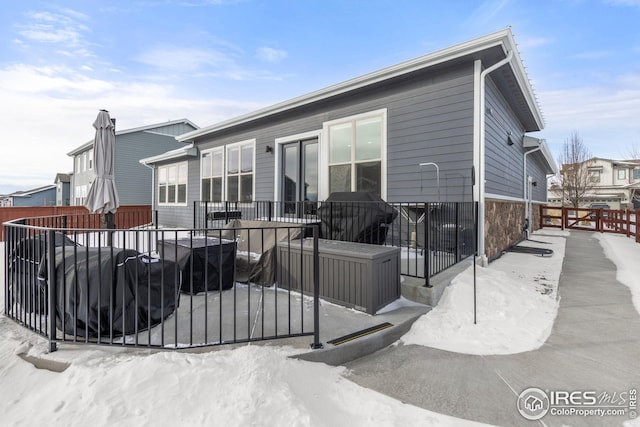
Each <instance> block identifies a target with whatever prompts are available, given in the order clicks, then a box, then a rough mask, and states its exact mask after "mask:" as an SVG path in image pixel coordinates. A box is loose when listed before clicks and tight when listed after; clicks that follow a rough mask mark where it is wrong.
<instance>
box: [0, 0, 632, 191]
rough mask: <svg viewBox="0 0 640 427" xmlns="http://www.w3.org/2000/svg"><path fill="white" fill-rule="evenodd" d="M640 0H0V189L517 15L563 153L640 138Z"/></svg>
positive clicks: (607, 150)
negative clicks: (101, 115)
mask: <svg viewBox="0 0 640 427" xmlns="http://www.w3.org/2000/svg"><path fill="white" fill-rule="evenodd" d="M639 22H640V0H539V1H529V0H487V1H471V0H468V1H463V0H447V1H439V0H434V1H427V0H425V1H418V0H416V1H404V0H367V1H364V0H363V1H348V0H342V1H332V0H322V1H320V0H317V1H312V0H307V1H305V0H298V1H294V0H291V1H275V0H274V1H267V0H263V1H259V0H210V1H205V0H174V1H172V0H166V1H154V0H140V1H137V0H129V1H91V0H77V1H58V0H47V1H31V0H25V1H7V0H3V1H1V2H0V34H1V37H0V43H1V46H0V125H2V129H3V136H4V138H3V141H2V155H1V156H0V194H3V193H8V192H11V191H14V190H17V189H23V190H26V189H29V188H34V187H37V186H40V185H46V184H50V183H53V180H54V178H55V174H56V173H57V172H67V171H70V170H71V169H72V162H71V158H70V157H68V156H67V155H66V153H67V152H69V151H70V150H72V149H73V148H75V147H77V146H79V145H81V144H83V143H85V142H87V141H89V140H90V139H91V138H92V137H93V128H92V126H91V123H93V120H94V119H95V117H96V115H97V112H98V110H99V109H100V108H106V109H108V110H109V111H111V113H112V116H113V117H116V118H117V124H118V128H119V129H126V128H133V127H139V126H145V125H150V124H154V123H158V122H162V121H166V120H175V119H180V118H188V119H190V120H191V121H193V122H195V123H196V124H198V125H199V126H208V125H211V124H214V123H216V122H218V121H221V120H224V119H227V118H231V117H234V116H237V115H239V114H242V113H246V112H249V111H252V110H255V109H258V108H261V107H264V106H266V105H270V104H273V103H276V102H280V101H284V100H286V99H289V98H293V97H296V96H299V95H303V94H306V93H308V92H311V91H314V90H317V89H321V88H324V87H326V86H329V85H332V84H335V83H339V82H342V81H344V80H347V79H350V78H353V77H357V76H360V75H363V74H366V73H369V72H372V71H376V70H378V69H380V68H383V67H386V66H390V65H394V64H397V63H399V62H402V61H404V60H408V59H411V58H414V57H417V56H421V55H424V54H426V53H430V52H432V51H435V50H438V49H441V48H446V47H448V46H450V45H453V44H457V43H461V42H465V41H467V40H470V39H473V38H476V37H480V36H483V35H486V34H489V33H491V32H494V31H497V30H500V29H503V28H505V27H507V26H511V27H512V31H513V33H514V35H515V38H516V42H517V43H518V45H519V50H520V55H521V57H522V59H523V61H524V63H525V66H526V67H527V71H528V73H529V77H530V79H531V81H532V84H533V86H534V88H535V91H536V94H537V96H538V100H539V104H540V107H541V110H542V112H543V114H544V117H545V121H546V128H545V130H544V131H542V132H539V133H538V134H536V135H535V136H537V137H541V138H545V139H546V140H547V142H548V143H549V145H550V147H551V149H552V151H554V153H557V152H558V151H559V149H560V147H561V146H562V143H563V141H564V140H565V139H567V138H569V136H570V134H571V132H572V131H577V132H579V134H580V136H581V137H582V139H583V140H584V142H585V143H586V144H587V146H588V147H589V148H590V149H591V151H592V153H593V154H594V155H596V156H600V157H610V158H621V157H624V153H625V151H626V150H628V149H629V148H630V147H631V146H632V145H633V144H636V145H639V144H640V31H638V30H637V27H638V23H639Z"/></svg>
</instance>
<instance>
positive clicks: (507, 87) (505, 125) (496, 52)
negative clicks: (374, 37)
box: [141, 29, 557, 258]
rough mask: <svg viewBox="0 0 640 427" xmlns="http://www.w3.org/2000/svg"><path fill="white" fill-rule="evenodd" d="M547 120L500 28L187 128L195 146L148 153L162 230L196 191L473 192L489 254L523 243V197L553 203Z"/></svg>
mask: <svg viewBox="0 0 640 427" xmlns="http://www.w3.org/2000/svg"><path fill="white" fill-rule="evenodd" d="M542 128H543V119H542V116H541V113H540V110H539V108H538V105H537V102H536V98H535V95H534V93H533V91H532V88H531V86H530V83H529V78H528V76H527V75H526V73H525V70H524V67H523V65H522V62H521V60H520V57H519V54H518V52H517V49H516V44H515V41H514V39H513V36H512V33H511V31H510V29H506V30H503V31H499V32H496V33H493V34H490V35H488V36H485V37H481V38H478V39H475V40H471V41H469V42H466V43H462V44H459V45H456V46H452V47H449V48H447V49H443V50H440V51H437V52H434V53H431V54H428V55H425V56H422V57H419V58H416V59H413V60H410V61H407V62H404V63H401V64H398V65H395V66H391V67H388V68H385V69H382V70H379V71H376V72H373V73H370V74H367V75H364V76H361V77H357V78H354V79H352V80H348V81H346V82H343V83H339V84H336V85H334V86H331V87H328V88H325V89H321V90H318V91H316V92H313V93H310V94H307V95H303V96H300V97H298V98H294V99H291V100H289V101H285V102H282V103H280V104H276V105H273V106H270V107H267V108H264V109H261V110H258V111H255V112H253V113H249V114H246V115H243V116H240V117H237V118H234V119H231V120H227V121H224V122H221V123H217V124H214V125H212V126H208V127H206V128H203V129H199V130H196V131H193V132H189V133H187V134H184V135H180V136H178V137H177V139H178V141H180V142H184V143H190V144H191V145H189V146H187V147H183V149H181V150H174V151H171V152H169V153H165V154H164V155H158V156H151V157H147V158H146V159H143V160H141V162H142V163H144V164H146V165H149V166H153V167H154V170H155V180H156V181H155V182H156V185H155V188H154V191H155V198H154V207H155V208H157V209H158V210H159V213H160V218H161V222H162V223H163V224H164V225H168V226H181V227H190V226H192V224H193V209H194V203H193V202H194V201H198V200H200V201H207V200H209V201H241V202H245V203H247V204H250V203H251V202H252V201H262V200H276V201H296V200H324V199H326V198H327V197H328V196H329V195H330V194H331V193H332V192H334V191H374V192H377V193H378V194H380V195H381V196H382V198H384V199H385V200H387V201H389V202H424V201H438V200H440V201H472V200H476V201H478V202H479V211H480V212H479V215H480V221H479V222H480V228H481V231H480V241H479V245H480V248H481V251H480V252H481V254H484V255H485V256H486V257H488V258H493V257H495V256H497V255H499V254H500V252H501V251H502V250H503V249H504V248H506V247H508V246H509V245H510V244H512V243H514V242H516V241H519V240H521V239H522V237H523V227H524V224H525V217H526V216H527V213H526V212H527V204H526V203H525V202H526V201H527V200H530V201H532V202H534V203H539V204H544V203H546V201H547V193H546V185H545V184H546V178H547V175H548V174H553V173H555V172H557V166H556V165H555V161H554V160H553V157H552V156H551V154H550V152H549V150H548V148H547V146H546V144H545V142H544V141H543V140H540V139H537V138H532V137H530V136H525V134H526V133H527V132H535V131H540V130H542ZM421 163H435V164H436V165H437V166H438V170H439V178H440V179H439V180H438V179H436V178H437V176H436V168H435V167H434V166H433V165H423V166H420V164H421ZM472 174H473V175H472ZM437 182H439V183H440V187H439V188H438V186H437ZM474 182H475V185H474V184H473V183H474ZM527 182H529V183H530V184H529V185H525V184H526V183H527ZM296 183H298V184H296ZM300 183H304V184H302V185H300ZM534 183H538V184H539V185H534ZM529 211H530V212H534V214H535V213H537V212H538V210H537V209H531V210H529ZM531 223H532V224H537V223H538V221H537V220H534V221H531Z"/></svg>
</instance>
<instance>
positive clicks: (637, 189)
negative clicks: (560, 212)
mask: <svg viewBox="0 0 640 427" xmlns="http://www.w3.org/2000/svg"><path fill="white" fill-rule="evenodd" d="M585 167H586V168H587V171H588V174H589V181H590V182H589V185H590V186H591V188H589V189H588V191H587V192H586V194H585V196H584V197H583V199H582V203H581V206H582V207H585V208H589V207H592V206H594V207H606V206H608V207H609V208H610V209H638V208H640V159H634V160H612V159H604V158H601V157H594V158H592V159H590V160H589V161H588V162H586V164H585ZM562 168H563V170H564V169H565V165H563V166H562ZM562 199H563V189H562V185H561V184H560V185H554V186H552V187H551V188H550V189H549V204H551V205H557V206H560V205H561V204H562ZM566 204H567V202H566V200H565V205H566Z"/></svg>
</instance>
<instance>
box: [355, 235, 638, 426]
mask: <svg viewBox="0 0 640 427" xmlns="http://www.w3.org/2000/svg"><path fill="white" fill-rule="evenodd" d="M615 274H616V268H615V265H614V264H613V263H612V262H610V261H609V260H608V259H607V258H606V257H605V256H604V253H603V251H602V248H601V246H600V244H599V242H598V241H597V240H596V239H595V238H594V237H593V234H592V233H586V232H575V231H573V232H571V236H570V237H568V240H567V246H566V255H565V260H564V265H563V270H562V274H561V276H560V283H559V294H560V298H561V300H560V308H559V312H558V317H557V319H556V321H555V324H554V327H553V330H552V333H551V336H550V337H549V339H548V340H547V342H546V344H545V345H543V346H542V347H541V348H540V349H538V350H535V351H531V352H526V353H520V354H515V355H509V356H474V355H465V354H458V353H451V352H447V351H443V350H438V349H433V348H429V347H422V346H415V345H408V346H404V345H399V346H391V347H387V348H385V349H384V350H381V351H378V352H377V353H375V354H372V355H369V356H367V357H364V358H361V359H358V360H355V361H353V362H350V363H347V364H346V366H347V367H348V368H350V369H351V375H350V376H349V378H350V379H351V380H352V381H354V382H356V383H358V384H360V385H362V386H365V387H368V388H371V389H374V390H377V391H380V392H382V393H384V394H387V395H389V396H392V397H394V398H396V399H399V400H401V401H403V402H406V403H410V404H413V405H416V406H419V407H422V408H425V409H429V410H432V411H435V412H439V413H443V414H448V415H452V416H455V417H459V418H465V419H470V420H474V421H479V422H484V423H489V424H494V425H500V426H520V425H523V426H531V425H546V426H561V425H572V426H609V425H611V426H619V425H622V423H623V422H624V421H627V420H628V419H629V418H628V416H626V415H625V416H606V417H602V418H600V417H595V416H590V417H578V416H557V415H556V416H552V415H550V414H547V415H546V416H545V417H544V418H542V419H541V420H540V421H527V420H525V419H524V418H523V417H521V415H520V414H519V412H518V410H517V406H516V405H517V396H518V395H519V394H520V392H521V391H523V390H525V389H527V388H529V387H538V388H541V389H543V390H561V391H564V390H566V391H569V392H571V391H576V390H580V391H595V392H597V393H598V394H600V393H602V392H608V393H609V394H610V395H613V393H614V392H615V393H616V394H618V395H619V393H623V392H628V391H629V390H630V389H632V388H634V389H638V390H639V391H640V315H638V312H637V311H636V310H635V308H634V307H633V305H632V302H631V294H630V291H629V289H628V288H627V287H626V286H624V285H623V284H621V283H620V282H618V281H616V277H615ZM623 396H626V395H623ZM639 406H640V405H639Z"/></svg>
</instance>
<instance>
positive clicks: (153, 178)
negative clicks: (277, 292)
mask: <svg viewBox="0 0 640 427" xmlns="http://www.w3.org/2000/svg"><path fill="white" fill-rule="evenodd" d="M140 164H142V165H145V166H146V167H148V168H149V169H151V210H152V211H153V210H155V208H156V167H155V165H151V166H150V165H148V164H147V163H142V162H140Z"/></svg>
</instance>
